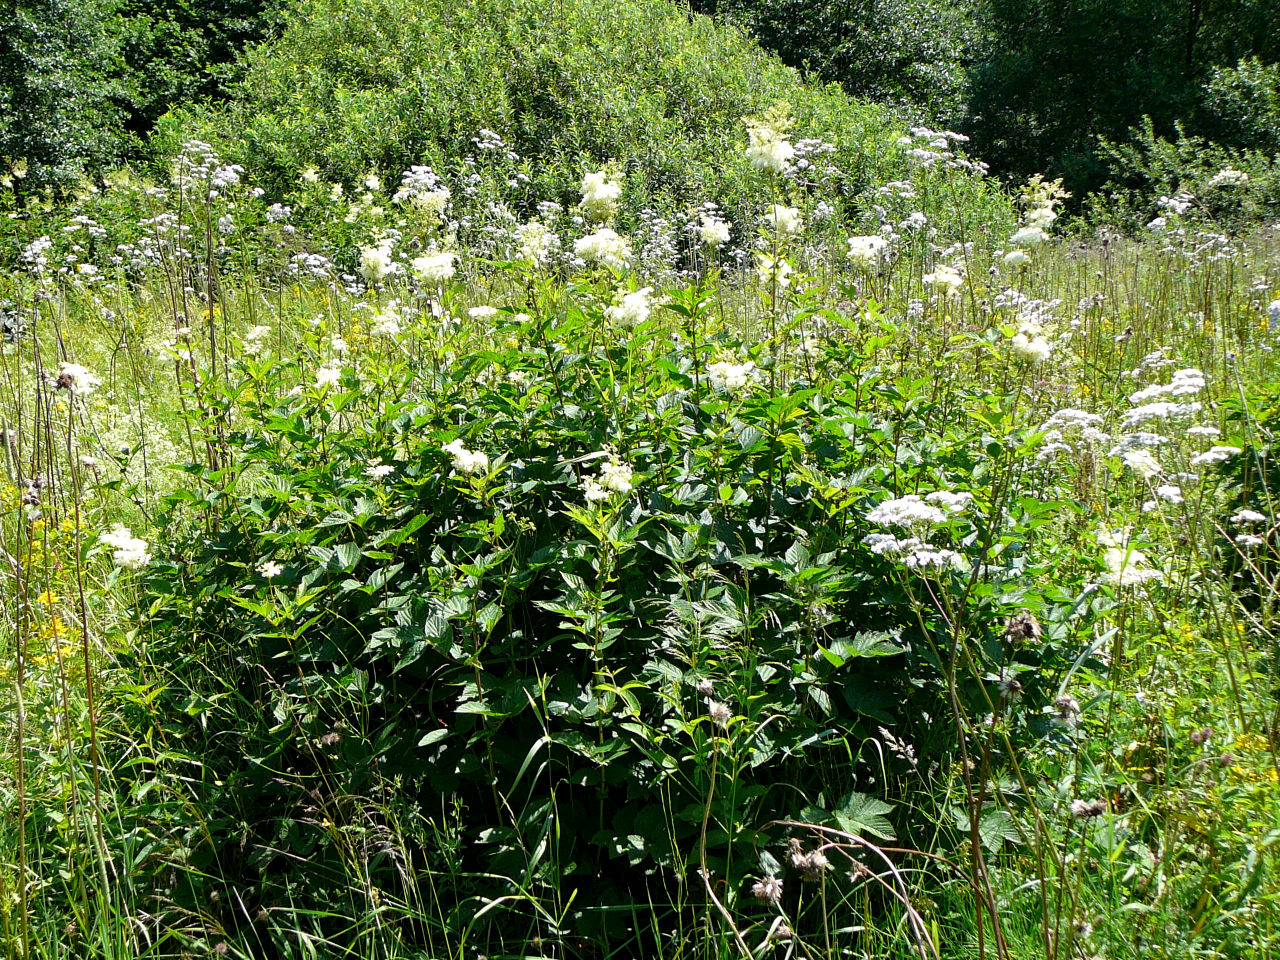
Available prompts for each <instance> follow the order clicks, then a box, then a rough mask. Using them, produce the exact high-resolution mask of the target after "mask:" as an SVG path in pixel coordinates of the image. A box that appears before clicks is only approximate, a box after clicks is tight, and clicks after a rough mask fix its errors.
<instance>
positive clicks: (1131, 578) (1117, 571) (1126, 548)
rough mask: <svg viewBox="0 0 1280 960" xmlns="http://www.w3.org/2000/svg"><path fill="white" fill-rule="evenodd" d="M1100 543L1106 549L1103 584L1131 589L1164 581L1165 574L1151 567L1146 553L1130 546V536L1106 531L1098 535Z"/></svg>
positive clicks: (1120, 532)
mask: <svg viewBox="0 0 1280 960" xmlns="http://www.w3.org/2000/svg"><path fill="white" fill-rule="evenodd" d="M1098 542H1099V543H1101V544H1103V545H1104V546H1105V547H1106V550H1105V551H1104V552H1103V556H1102V559H1103V562H1104V563H1105V564H1106V567H1107V571H1106V573H1104V574H1103V575H1102V582H1103V583H1106V584H1109V585H1110V586H1113V587H1131V586H1137V585H1138V584H1142V583H1146V582H1147V581H1148V580H1163V579H1164V574H1162V573H1161V572H1160V571H1159V570H1157V569H1155V568H1154V567H1152V566H1150V564H1149V563H1148V561H1147V555H1146V554H1145V553H1143V552H1142V551H1141V550H1139V549H1137V548H1136V547H1133V546H1130V545H1129V542H1128V536H1127V535H1126V534H1125V533H1123V532H1122V531H1119V532H1118V531H1109V530H1104V531H1103V532H1101V533H1100V534H1099V535H1098Z"/></svg>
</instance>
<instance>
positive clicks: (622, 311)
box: [604, 287, 653, 327]
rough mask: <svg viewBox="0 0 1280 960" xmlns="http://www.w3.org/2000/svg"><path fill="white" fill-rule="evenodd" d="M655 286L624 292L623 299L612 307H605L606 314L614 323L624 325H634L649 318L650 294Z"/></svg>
mask: <svg viewBox="0 0 1280 960" xmlns="http://www.w3.org/2000/svg"><path fill="white" fill-rule="evenodd" d="M652 293H653V287H643V288H641V289H639V290H636V291H634V292H632V293H624V294H623V295H622V299H621V301H620V302H618V303H617V304H615V305H613V306H611V307H605V311H604V315H605V317H606V318H608V319H609V320H611V321H612V322H613V323H616V324H619V325H621V326H624V327H634V326H636V325H637V324H641V323H644V322H645V321H646V320H648V319H649V311H650V309H651V307H652V305H651V304H650V302H649V296H650V294H652Z"/></svg>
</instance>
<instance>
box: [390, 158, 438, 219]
mask: <svg viewBox="0 0 1280 960" xmlns="http://www.w3.org/2000/svg"><path fill="white" fill-rule="evenodd" d="M449 197H450V194H449V188H448V187H446V186H444V185H443V184H442V183H441V182H440V178H439V177H438V176H436V174H435V171H434V170H432V169H431V168H430V167H423V166H412V167H410V168H409V169H408V170H406V171H405V172H404V173H403V174H402V175H401V177H400V189H399V190H397V191H396V192H395V193H394V194H393V195H392V197H391V199H392V201H393V202H395V203H404V202H405V201H408V203H409V204H410V205H411V206H412V207H414V208H415V209H417V210H420V211H421V212H423V213H425V214H428V215H431V216H437V217H439V216H443V215H444V211H445V208H446V207H448V205H449Z"/></svg>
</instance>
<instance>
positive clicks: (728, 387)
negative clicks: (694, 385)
mask: <svg viewBox="0 0 1280 960" xmlns="http://www.w3.org/2000/svg"><path fill="white" fill-rule="evenodd" d="M755 369H756V365H755V363H754V362H753V361H751V360H748V361H747V362H746V363H730V362H728V361H724V360H722V361H719V362H718V363H713V364H711V365H710V366H708V367H707V378H708V379H709V380H710V381H711V386H712V387H713V388H714V389H716V390H723V391H724V392H725V393H737V392H738V391H739V390H741V389H742V388H744V387H745V386H747V385H748V384H749V383H750V382H751V380H752V376H753V374H754V372H755Z"/></svg>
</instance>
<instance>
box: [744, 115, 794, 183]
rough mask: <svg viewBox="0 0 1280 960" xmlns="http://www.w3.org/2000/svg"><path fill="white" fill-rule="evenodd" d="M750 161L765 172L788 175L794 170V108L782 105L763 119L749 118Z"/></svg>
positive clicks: (747, 121) (748, 151)
mask: <svg viewBox="0 0 1280 960" xmlns="http://www.w3.org/2000/svg"><path fill="white" fill-rule="evenodd" d="M745 122H746V124H747V139H748V141H749V142H748V144H747V161H748V162H749V163H750V164H751V167H752V169H754V170H758V171H760V172H761V173H774V174H784V173H787V172H788V171H789V170H790V169H791V160H792V158H793V157H794V156H795V155H796V148H795V147H793V146H792V145H791V143H790V141H788V140H787V134H788V133H789V132H790V130H791V111H790V107H789V106H786V105H783V104H779V105H777V106H775V107H773V108H772V109H770V110H769V111H767V112H766V113H765V114H764V115H763V116H760V117H747V118H746V121H745Z"/></svg>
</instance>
